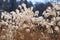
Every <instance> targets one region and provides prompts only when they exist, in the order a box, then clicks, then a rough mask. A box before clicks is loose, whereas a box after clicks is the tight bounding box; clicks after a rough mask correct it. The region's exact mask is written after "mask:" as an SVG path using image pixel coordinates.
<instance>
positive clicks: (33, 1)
mask: <svg viewBox="0 0 60 40" xmlns="http://www.w3.org/2000/svg"><path fill="white" fill-rule="evenodd" d="M27 1H31V2H32V3H33V4H35V3H36V2H42V3H45V2H48V1H50V0H27Z"/></svg>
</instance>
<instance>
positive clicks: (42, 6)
mask: <svg viewBox="0 0 60 40" xmlns="http://www.w3.org/2000/svg"><path fill="white" fill-rule="evenodd" d="M52 2H56V3H57V2H60V0H0V12H2V11H7V12H11V11H15V9H17V8H18V5H21V4H22V3H25V4H26V5H27V8H28V7H31V6H33V7H34V10H33V11H36V10H39V13H40V14H39V15H41V13H42V12H43V11H44V10H46V8H47V7H48V6H51V7H52V4H51V3H52Z"/></svg>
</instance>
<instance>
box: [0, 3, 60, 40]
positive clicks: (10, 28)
mask: <svg viewBox="0 0 60 40" xmlns="http://www.w3.org/2000/svg"><path fill="white" fill-rule="evenodd" d="M18 7H19V8H20V9H21V12H20V10H18V9H16V12H15V11H12V12H10V13H8V12H6V11H5V12H2V15H1V22H0V28H2V29H1V30H2V31H1V32H3V30H4V31H5V32H6V33H5V35H3V36H2V37H3V39H5V38H6V39H5V40H13V33H14V32H16V30H17V29H19V30H23V29H24V28H28V29H26V32H30V31H31V30H30V29H31V28H34V27H41V26H42V27H43V28H44V27H46V30H47V32H48V33H53V29H52V27H53V28H54V30H56V31H58V32H59V30H60V29H59V27H60V17H59V16H56V15H57V14H56V10H55V9H54V8H51V7H48V8H47V9H46V11H44V12H43V13H42V15H43V16H44V17H43V16H40V17H37V18H36V17H34V16H38V14H39V11H35V13H34V12H33V7H31V8H27V7H26V4H24V3H22V5H19V6H18ZM22 7H23V8H24V9H23V8H22ZM58 15H60V14H58ZM56 23H57V24H56ZM56 28H57V29H56ZM3 33H4V32H3ZM21 38H22V39H23V38H24V36H23V37H21ZM3 39H1V40H3Z"/></svg>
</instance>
